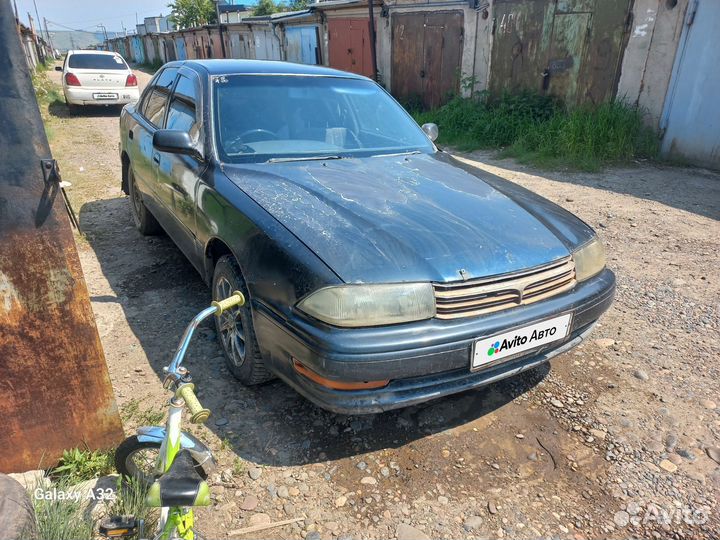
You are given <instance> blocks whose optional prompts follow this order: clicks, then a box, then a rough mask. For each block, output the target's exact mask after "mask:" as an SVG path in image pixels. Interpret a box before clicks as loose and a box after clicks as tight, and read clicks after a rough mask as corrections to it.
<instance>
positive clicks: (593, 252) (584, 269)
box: [573, 237, 605, 281]
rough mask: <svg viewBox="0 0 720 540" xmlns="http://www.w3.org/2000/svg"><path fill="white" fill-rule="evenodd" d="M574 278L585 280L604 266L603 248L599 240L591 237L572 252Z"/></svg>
mask: <svg viewBox="0 0 720 540" xmlns="http://www.w3.org/2000/svg"><path fill="white" fill-rule="evenodd" d="M573 260H574V261H575V279H577V280H578V281H585V280H586V279H589V278H591V277H593V276H594V275H596V274H599V273H600V272H601V271H602V269H603V268H605V248H604V247H603V245H602V243H601V242H600V240H598V239H597V237H596V238H593V239H592V240H590V242H588V243H587V244H585V245H583V246H582V247H581V248H580V249H578V250H577V251H576V252H575V253H573Z"/></svg>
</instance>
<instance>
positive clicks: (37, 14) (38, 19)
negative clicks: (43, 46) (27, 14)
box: [33, 0, 50, 41]
mask: <svg viewBox="0 0 720 540" xmlns="http://www.w3.org/2000/svg"><path fill="white" fill-rule="evenodd" d="M33 6H35V17H36V18H35V20H36V21H37V23H38V26H40V14H39V13H38V8H37V3H36V2H35V0H33ZM40 36H42V27H40ZM48 41H50V40H48Z"/></svg>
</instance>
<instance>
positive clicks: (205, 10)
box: [168, 0, 217, 28]
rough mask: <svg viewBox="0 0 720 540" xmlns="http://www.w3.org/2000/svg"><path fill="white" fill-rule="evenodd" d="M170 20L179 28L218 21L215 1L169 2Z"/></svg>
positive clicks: (190, 0) (185, 0)
mask: <svg viewBox="0 0 720 540" xmlns="http://www.w3.org/2000/svg"><path fill="white" fill-rule="evenodd" d="M168 7H169V8H170V10H171V12H170V20H171V21H172V22H174V23H175V24H176V25H177V27H178V28H193V27H196V26H202V25H204V24H210V23H214V22H217V15H216V13H215V3H214V2H213V1H212V0H175V2H172V3H170V4H168Z"/></svg>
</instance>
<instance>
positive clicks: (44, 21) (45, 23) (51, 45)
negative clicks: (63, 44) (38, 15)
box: [43, 17, 55, 58]
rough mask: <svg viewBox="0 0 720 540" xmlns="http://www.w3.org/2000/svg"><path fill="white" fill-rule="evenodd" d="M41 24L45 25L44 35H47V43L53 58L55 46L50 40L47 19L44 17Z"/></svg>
mask: <svg viewBox="0 0 720 540" xmlns="http://www.w3.org/2000/svg"><path fill="white" fill-rule="evenodd" d="M43 24H44V25H45V33H46V34H47V38H48V43H49V44H50V48H51V49H52V51H53V58H55V46H54V45H53V42H52V38H51V37H50V32H48V27H47V19H46V18H45V17H43Z"/></svg>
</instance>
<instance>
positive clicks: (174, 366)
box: [167, 291, 245, 376]
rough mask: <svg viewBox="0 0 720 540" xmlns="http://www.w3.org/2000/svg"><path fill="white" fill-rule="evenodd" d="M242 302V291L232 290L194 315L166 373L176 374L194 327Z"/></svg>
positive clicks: (243, 297) (243, 300) (242, 303)
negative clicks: (228, 294)
mask: <svg viewBox="0 0 720 540" xmlns="http://www.w3.org/2000/svg"><path fill="white" fill-rule="evenodd" d="M244 304H245V296H243V293H241V292H240V291H234V292H233V293H232V295H230V296H229V297H228V298H225V299H224V300H215V301H214V302H213V303H212V304H211V305H210V307H209V308H205V309H204V310H202V311H201V312H200V313H198V314H197V315H195V317H194V318H193V320H192V321H190V324H189V325H188V326H187V328H186V329H185V333H184V334H183V337H182V339H181V340H180V345H178V348H177V351H175V356H173V359H172V362H170V365H169V366H168V368H167V373H168V374H170V375H173V376H175V375H177V373H178V368H179V367H180V364H181V363H182V361H183V358H184V357H185V353H186V352H187V348H188V345H189V344H190V338H192V335H193V332H194V331H195V328H197V326H198V325H199V324H200V323H201V322H202V321H204V320H205V319H207V318H208V317H210V316H212V315H215V316H216V317H219V316H220V315H222V314H223V313H225V312H226V311H227V310H228V309H231V308H233V307H239V306H242V305H244Z"/></svg>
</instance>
